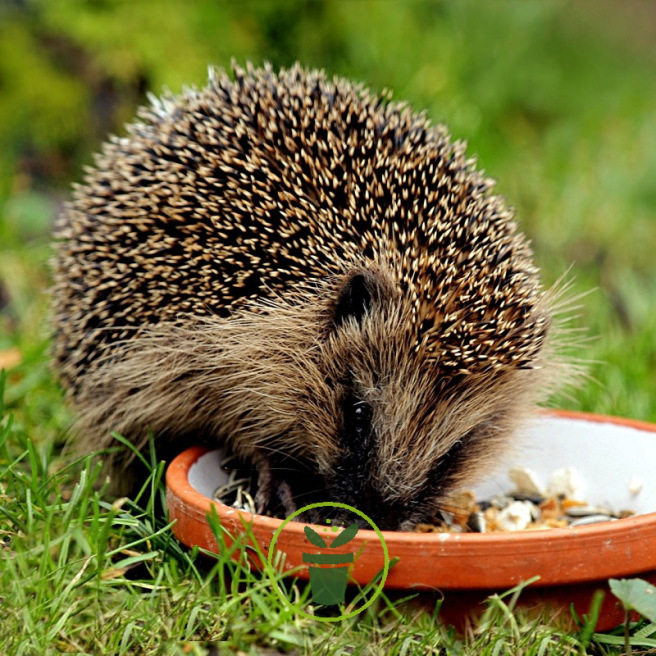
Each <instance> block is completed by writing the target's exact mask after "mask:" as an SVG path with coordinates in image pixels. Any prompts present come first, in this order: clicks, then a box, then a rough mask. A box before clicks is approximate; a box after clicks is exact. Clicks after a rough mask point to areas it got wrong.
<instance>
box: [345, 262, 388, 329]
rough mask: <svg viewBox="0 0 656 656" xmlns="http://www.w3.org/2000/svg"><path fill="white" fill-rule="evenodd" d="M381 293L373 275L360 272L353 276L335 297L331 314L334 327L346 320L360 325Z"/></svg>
mask: <svg viewBox="0 0 656 656" xmlns="http://www.w3.org/2000/svg"><path fill="white" fill-rule="evenodd" d="M382 291H383V290H382V288H381V285H380V284H379V281H378V280H377V279H376V276H375V275H374V274H371V273H369V272H366V273H364V272H361V271H360V272H358V273H355V274H353V275H352V276H351V277H350V278H349V279H348V280H347V281H346V282H345V283H344V284H343V285H342V287H341V289H340V291H339V294H338V296H337V305H336V306H335V310H334V314H333V321H334V323H335V325H336V326H341V325H342V324H343V323H344V322H345V321H346V320H348V319H354V320H355V321H356V322H357V323H358V324H361V323H362V319H363V318H364V316H365V315H366V314H367V313H368V312H370V311H371V308H372V307H373V305H374V304H375V303H377V302H380V300H381V296H382Z"/></svg>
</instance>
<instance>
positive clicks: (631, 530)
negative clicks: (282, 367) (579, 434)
mask: <svg viewBox="0 0 656 656" xmlns="http://www.w3.org/2000/svg"><path fill="white" fill-rule="evenodd" d="M538 416H555V417H562V418H569V419H578V420H583V421H590V422H595V423H611V424H616V425H620V426H626V427H631V428H636V429H638V430H642V431H647V432H652V433H656V424H651V423H649V422H646V421H642V420H638V419H630V418H623V417H614V416H610V415H601V414H596V413H588V412H581V411H578V410H553V409H542V410H540V412H539V413H538ZM211 450H212V449H209V448H206V447H204V446H194V447H190V448H189V449H187V450H185V451H183V452H182V453H181V454H179V455H178V456H176V457H175V458H174V459H173V460H172V461H171V463H170V465H169V467H168V469H167V471H166V486H167V490H168V492H169V494H168V495H167V496H169V497H170V496H175V497H177V501H178V503H177V504H176V510H177V511H180V512H183V513H185V514H195V515H197V514H198V513H202V515H203V516H204V515H206V514H207V513H208V512H210V509H211V508H212V506H214V507H215V508H216V511H217V514H218V515H219V517H220V518H221V517H223V516H225V515H227V514H229V515H230V516H231V517H234V519H241V521H242V522H243V523H245V524H251V525H252V526H253V528H255V527H256V526H257V527H260V528H262V529H265V530H268V531H271V533H273V532H274V531H275V530H276V529H278V528H279V526H280V525H281V524H282V522H283V521H284V520H282V519H277V518H274V517H266V516H265V515H256V514H251V513H249V512H246V511H243V510H238V509H235V508H232V507H230V506H226V505H225V504H223V503H221V502H220V501H216V500H214V499H211V498H210V497H207V496H205V495H204V494H202V493H201V492H199V491H198V490H196V489H195V488H194V487H192V485H191V484H190V483H189V480H188V473H189V469H190V468H191V466H192V465H193V463H194V462H196V460H198V458H200V457H201V456H202V455H204V454H206V453H209V452H210V451H211ZM655 524H656V512H650V513H644V514H641V515H635V516H632V517H626V518H623V519H621V520H618V521H614V522H600V523H598V524H589V525H584V526H577V527H564V528H550V529H548V530H544V531H517V532H512V531H511V532H494V533H417V532H413V531H382V534H383V537H384V539H385V542H386V544H387V545H388V548H393V547H398V546H401V545H403V546H412V545H416V546H417V547H419V546H421V547H422V548H426V547H430V546H431V545H442V546H446V545H447V544H458V550H459V553H460V554H461V555H463V556H464V555H466V554H470V555H476V554H478V553H483V552H485V553H487V552H489V550H490V549H491V548H492V547H494V546H498V547H499V548H500V549H503V548H504V547H508V546H510V545H512V550H513V553H515V554H517V553H520V552H521V553H522V554H530V553H532V552H535V553H537V552H540V553H541V552H544V550H545V548H547V547H548V545H551V544H553V543H562V542H564V541H567V540H569V541H571V542H572V545H571V546H572V548H576V549H580V548H581V546H582V542H589V544H590V546H591V547H592V546H593V545H594V544H596V543H598V541H599V539H600V538H602V537H605V538H608V537H610V536H612V537H613V540H614V541H615V542H618V541H619V542H624V541H634V540H635V538H636V532H640V531H644V530H645V529H646V528H648V529H649V531H650V532H653V531H654V525H655ZM308 525H310V526H314V525H313V524H306V523H304V522H297V521H294V522H289V523H288V524H287V525H286V527H285V533H287V534H288V535H295V536H298V537H299V538H302V536H303V535H304V528H305V526H308ZM575 539H576V540H575ZM356 540H358V541H365V540H378V537H377V536H376V533H375V532H374V531H373V530H370V529H361V530H360V531H359V532H358V535H357V536H356ZM574 540H575V541H576V546H575V545H574Z"/></svg>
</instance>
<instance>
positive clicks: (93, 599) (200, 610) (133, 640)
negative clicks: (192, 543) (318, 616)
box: [0, 415, 590, 655]
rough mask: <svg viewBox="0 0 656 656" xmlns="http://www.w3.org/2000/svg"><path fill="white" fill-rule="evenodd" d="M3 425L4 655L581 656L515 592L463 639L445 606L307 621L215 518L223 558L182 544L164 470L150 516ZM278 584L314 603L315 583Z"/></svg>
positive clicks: (579, 641)
mask: <svg viewBox="0 0 656 656" xmlns="http://www.w3.org/2000/svg"><path fill="white" fill-rule="evenodd" d="M0 426H2V429H1V431H0V474H1V479H2V481H3V482H2V488H1V489H0V495H1V497H0V498H1V501H2V506H1V507H0V510H1V512H0V539H1V543H0V544H1V547H2V550H3V567H2V569H1V570H0V591H1V597H2V609H3V621H2V623H0V649H1V650H2V653H6V654H17V655H18V654H51V653H53V654H54V653H58V652H74V653H85V654H86V653H88V654H142V653H143V654H189V653H192V654H207V653H210V652H209V651H208V650H209V645H210V644H212V645H214V647H216V648H218V649H219V653H244V654H258V653H270V654H272V653H276V654H277V653H295V654H301V653H308V654H309V653H325V654H350V653H358V654H399V655H401V654H419V653H421V654H440V653H461V654H503V653H507V654H519V653H522V654H527V655H528V654H536V655H537V654H555V653H558V654H572V655H574V654H581V653H585V652H584V643H585V640H586V639H585V637H584V633H585V631H582V632H581V633H580V634H579V635H578V636H574V635H567V634H564V633H562V632H561V631H559V630H558V629H557V628H554V627H552V626H549V624H548V623H545V622H541V621H539V620H522V619H521V616H520V617H518V616H516V615H515V614H514V612H513V611H514V605H515V602H516V597H517V595H516V594H515V595H512V596H511V597H510V598H507V599H502V598H500V597H493V598H491V599H490V601H489V602H488V608H487V610H486V611H485V613H484V615H483V617H482V619H481V621H480V623H479V625H478V626H477V627H475V628H474V629H472V630H471V631H470V635H469V638H468V640H467V642H466V644H465V643H464V642H463V641H462V639H461V638H459V637H458V636H457V635H456V634H455V633H454V631H453V630H451V629H449V628H448V627H444V626H442V625H440V623H439V622H437V621H436V617H437V611H438V610H439V602H438V603H437V604H435V606H434V608H433V610H432V611H431V610H430V609H426V607H425V606H426V605H425V604H424V610H420V607H419V606H413V605H412V604H411V603H409V602H408V598H407V597H406V598H405V599H400V600H396V601H392V600H390V599H389V598H388V597H387V596H386V595H385V594H383V595H381V597H380V598H379V599H378V600H377V601H376V602H375V604H374V605H372V606H371V607H370V608H368V609H367V610H366V611H365V612H363V613H362V614H361V615H360V616H357V617H355V618H351V619H348V620H343V621H340V622H338V623H335V624H329V625H326V624H323V623H319V622H316V621H314V620H311V619H307V618H304V617H302V616H300V614H299V613H297V612H296V611H294V610H293V609H291V608H290V607H289V606H288V605H287V604H283V603H282V602H281V601H280V599H279V597H278V595H277V594H276V593H275V591H274V590H273V587H272V584H271V581H270V580H269V578H268V577H267V576H266V575H262V574H261V573H259V572H258V571H256V570H252V569H251V567H250V565H249V560H248V553H249V551H250V550H249V549H247V548H246V545H247V544H248V540H247V539H241V540H240V539H237V540H235V542H234V543H233V544H232V545H231V546H229V547H228V546H226V543H225V542H224V535H223V533H222V530H221V528H220V526H219V525H218V524H217V523H215V524H214V527H215V531H216V536H217V540H218V543H219V549H218V556H217V557H216V559H215V560H214V559H209V558H207V557H206V556H204V555H201V554H199V552H198V550H197V549H194V550H191V551H189V550H186V549H184V548H182V547H181V546H180V545H179V544H178V543H177V541H176V540H175V538H173V537H172V534H171V532H170V526H169V525H168V524H166V522H165V520H164V519H163V518H162V517H161V516H159V515H158V514H157V512H156V511H155V510H154V507H155V504H154V503H153V499H154V498H155V497H156V496H157V494H161V493H162V491H163V490H162V485H161V474H162V468H161V467H159V468H156V469H155V470H154V472H153V474H152V477H151V479H150V480H149V481H146V482H145V484H144V490H145V491H147V492H149V494H148V495H147V496H148V498H149V499H150V501H149V502H148V504H146V507H145V508H143V509H142V508H140V506H139V500H138V499H137V501H136V502H133V501H129V500H120V501H117V502H115V503H113V504H112V503H109V502H108V501H106V500H104V494H103V491H104V489H103V485H102V481H100V480H99V466H98V465H94V464H93V463H92V462H91V461H90V460H89V459H85V460H82V461H79V462H74V463H70V464H68V465H67V466H65V467H62V468H58V465H56V461H55V460H53V459H52V452H51V451H48V450H47V449H44V448H38V447H37V446H35V445H34V444H33V443H32V442H31V441H30V440H29V439H28V438H27V436H26V435H25V433H24V432H22V431H21V430H20V429H19V428H18V427H17V426H16V425H15V424H14V423H13V422H12V418H11V416H9V415H6V416H4V419H3V421H2V424H0ZM59 464H61V463H59ZM53 466H54V468H55V469H56V470H57V471H52V470H53ZM153 492H154V494H151V493H153ZM233 557H234V560H233V559H232V558H233ZM279 578H280V584H281V585H286V586H287V588H288V593H289V595H290V598H291V599H294V600H295V602H297V603H301V604H303V605H304V604H305V603H307V597H308V591H309V589H308V588H307V587H306V586H299V584H297V583H294V582H293V581H292V582H290V581H289V579H287V581H286V582H283V581H282V578H281V577H279ZM517 592H519V591H517ZM365 593H366V590H365ZM410 597H412V595H410ZM352 603H353V602H352ZM341 610H343V611H345V610H347V609H341ZM587 633H588V634H590V631H587ZM221 648H224V649H225V650H226V651H225V652H221V651H220V650H221ZM267 650H268V651H267Z"/></svg>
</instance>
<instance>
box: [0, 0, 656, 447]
mask: <svg viewBox="0 0 656 656" xmlns="http://www.w3.org/2000/svg"><path fill="white" fill-rule="evenodd" d="M654 44H656V3H653V2H651V1H650V0H644V1H636V0H625V1H623V2H608V1H606V0H578V1H577V2H565V1H560V0H553V1H545V2H537V0H536V1H533V0H516V1H512V2H511V1H503V2H501V1H494V0H465V1H458V2H456V1H448V2H444V1H439V0H407V1H402V0H333V1H330V0H326V1H311V0H285V1H279V2H273V1H271V2H265V1H260V2H252V1H248V0H242V1H236V0H235V1H234V2H225V1H217V0H196V1H194V2H167V1H155V0H152V1H146V0H141V1H139V0H135V1H128V0H86V1H74V0H0V366H2V363H3V362H4V363H5V365H6V366H10V367H12V368H11V371H10V377H9V386H8V391H7V401H8V403H9V406H10V407H11V408H12V409H13V411H14V412H15V413H16V415H17V419H18V421H19V422H21V423H22V424H23V425H24V426H25V428H26V429H28V430H30V432H31V433H32V434H33V436H34V439H38V438H39V437H41V438H43V439H46V440H47V439H52V436H53V431H54V432H55V433H57V432H59V429H61V428H63V427H64V426H65V425H66V413H65V410H64V409H63V406H62V404H61V402H60V395H59V392H58V391H57V389H56V387H55V386H54V385H53V383H52V379H51V377H50V374H49V372H48V366H47V322H46V319H45V317H46V314H47V295H46V293H45V291H46V289H47V285H48V269H47V260H48V256H49V231H50V228H51V224H52V221H53V219H54V216H55V215H56V212H57V210H58V207H59V206H60V204H61V203H62V202H63V201H64V200H65V198H66V196H67V194H68V193H69V188H70V184H71V182H72V181H75V180H77V179H79V178H80V177H81V175H82V172H83V167H84V166H85V165H88V164H91V163H92V161H93V160H92V153H93V152H94V151H96V150H97V149H98V148H99V146H100V144H101V143H102V141H103V140H104V139H105V138H106V136H107V134H108V133H120V132H121V131H122V130H123V125H124V124H125V122H126V121H129V120H131V118H132V117H133V116H134V113H135V110H136V108H137V107H138V105H140V104H142V103H144V102H146V101H147V100H146V94H147V92H153V93H159V92H160V91H161V90H162V89H163V88H164V87H167V88H169V89H171V90H172V91H174V92H180V91H181V90H182V89H183V88H184V86H185V85H202V84H204V81H205V79H206V74H207V66H208V64H210V63H212V64H216V65H219V66H223V67H227V66H229V63H230V59H231V58H232V57H235V58H236V59H237V61H238V62H239V63H241V64H243V63H244V62H245V61H246V60H251V61H253V62H254V63H256V64H259V63H261V62H263V61H266V60H268V61H270V62H271V63H272V64H273V65H274V66H276V67H278V66H286V65H289V64H291V63H292V62H294V61H296V60H300V61H301V62H303V63H304V64H306V65H308V66H316V67H321V68H325V69H326V70H327V71H328V72H329V73H330V74H339V75H344V76H348V77H350V78H354V79H356V80H359V81H362V82H364V83H365V84H367V85H369V86H371V87H373V88H375V89H378V90H382V89H383V88H390V89H392V90H393V91H394V97H395V98H396V99H407V100H408V101H410V103H411V104H412V105H413V106H414V107H415V108H417V109H419V110H426V111H427V113H428V115H429V116H430V117H431V118H432V119H433V120H434V121H435V122H444V123H446V124H447V125H448V126H449V128H450V130H451V132H452V134H453V136H454V137H456V138H462V139H466V140H467V141H468V142H469V152H470V153H472V154H476V155H477V156H478V159H479V163H480V166H481V167H483V168H484V169H485V170H486V171H487V172H488V174H489V175H491V176H492V177H494V178H496V179H497V180H498V181H499V184H498V190H499V191H500V192H501V193H503V194H504V195H505V196H506V197H507V199H508V201H509V203H510V204H512V205H513V206H514V207H515V208H516V212H517V217H518V219H519V221H520V222H521V224H522V228H523V230H524V231H525V232H526V233H527V234H528V235H529V237H530V238H531V239H532V241H533V244H534V249H535V252H536V259H537V261H538V263H539V264H540V266H541V267H542V269H543V271H544V282H545V284H546V285H550V284H552V283H553V282H554V281H555V280H556V279H557V278H558V277H559V276H560V275H561V274H562V273H563V272H564V271H566V270H567V269H568V268H570V267H571V269H570V273H569V275H570V277H573V278H574V287H573V291H572V293H579V292H584V291H588V290H593V291H591V293H589V294H588V295H586V296H585V297H584V298H582V299H581V300H580V302H579V305H580V309H579V310H578V312H577V315H578V316H577V317H576V318H575V320H574V324H575V326H577V327H587V328H588V334H589V335H591V336H593V338H594V339H592V340H591V341H589V342H587V343H584V344H581V345H579V346H577V347H575V348H574V350H573V351H572V357H575V358H580V359H583V360H590V361H592V362H591V364H590V365H589V375H590V377H589V379H587V380H586V381H584V382H583V384H582V385H580V386H578V387H576V388H574V389H571V390H570V391H569V394H568V396H566V397H562V396H561V397H558V398H557V399H555V400H554V403H556V404H558V405H564V406H568V407H573V408H579V409H588V410H595V411H598V412H605V413H610V414H620V415H628V416H634V417H639V418H643V419H651V420H656V407H655V406H656V404H654V398H655V397H656V349H655V348H654V340H655V337H654V335H656V313H655V312H654V308H655V307H656V276H655V275H654V272H655V270H656V267H655V265H654V252H655V247H656V45H654ZM16 363H19V364H17V366H13V365H16Z"/></svg>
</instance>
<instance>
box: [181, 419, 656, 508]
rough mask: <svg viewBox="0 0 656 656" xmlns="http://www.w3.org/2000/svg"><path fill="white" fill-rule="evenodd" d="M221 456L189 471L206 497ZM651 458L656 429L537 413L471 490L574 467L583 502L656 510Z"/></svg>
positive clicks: (222, 478)
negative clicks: (508, 453)
mask: <svg viewBox="0 0 656 656" xmlns="http://www.w3.org/2000/svg"><path fill="white" fill-rule="evenodd" d="M220 459H221V450H220V449H217V450H216V451H210V452H209V453H206V454H205V455H203V456H201V457H200V458H199V459H198V460H197V461H196V462H195V463H194V464H193V465H192V466H191V468H190V470H189V483H190V484H191V486H192V487H193V488H194V489H196V490H197V491H198V492H200V493H201V494H204V495H205V496H208V497H212V496H213V495H214V491H215V490H216V489H217V487H219V486H220V485H222V484H223V483H225V482H226V481H227V479H228V477H227V474H226V472H224V471H223V470H222V469H221V468H220ZM654 463H656V433H653V432H650V431H644V430H640V429H637V428H631V427H629V426H621V425H618V424H612V423H605V422H599V421H590V420H588V419H584V418H581V419H579V418H576V419H570V418H565V417H554V416H541V417H536V418H535V419H533V420H532V421H531V422H530V424H529V425H528V426H527V428H526V430H525V431H524V432H523V438H522V440H521V443H520V444H519V446H518V448H517V449H516V450H515V454H514V455H513V456H512V457H511V458H509V460H508V461H507V462H506V463H504V464H503V465H502V466H501V467H499V468H497V469H496V471H495V472H494V473H493V474H492V473H491V475H490V477H489V478H488V479H486V480H484V481H483V482H481V484H480V485H477V486H475V487H474V492H475V493H476V497H477V498H478V499H488V498H490V497H491V496H493V495H495V494H502V493H507V492H509V491H510V490H512V489H513V485H512V483H511V482H510V480H509V479H508V476H507V472H508V470H509V468H510V467H512V466H521V467H528V468H530V469H532V470H533V471H534V472H535V473H536V474H537V475H538V478H539V479H540V480H541V482H542V484H543V485H545V486H546V484H547V483H548V480H549V476H550V475H551V473H552V472H553V471H554V470H556V469H559V468H562V467H574V468H575V469H576V470H577V472H578V473H579V474H580V475H581V478H582V479H583V481H584V483H585V497H584V498H583V499H582V501H586V502H588V503H589V504H591V505H599V506H604V507H606V508H609V509H611V510H614V511H619V510H627V509H628V510H632V511H634V512H635V513H637V514H644V513H650V512H656V485H655V484H654ZM636 478H637V479H641V481H642V483H643V484H642V489H641V490H640V491H639V492H638V493H632V492H631V490H630V482H631V480H632V479H634V480H635V479H636Z"/></svg>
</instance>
